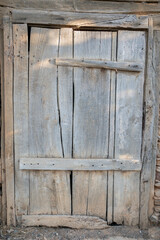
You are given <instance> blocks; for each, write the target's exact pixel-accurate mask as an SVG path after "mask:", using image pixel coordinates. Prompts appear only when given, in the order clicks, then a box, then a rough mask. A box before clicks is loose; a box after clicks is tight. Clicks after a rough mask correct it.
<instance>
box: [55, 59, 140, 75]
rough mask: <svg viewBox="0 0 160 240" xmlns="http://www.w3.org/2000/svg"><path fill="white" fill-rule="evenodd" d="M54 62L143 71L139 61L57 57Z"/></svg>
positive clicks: (65, 64)
mask: <svg viewBox="0 0 160 240" xmlns="http://www.w3.org/2000/svg"><path fill="white" fill-rule="evenodd" d="M53 62H54V63H55V64H56V65H58V66H71V67H83V68H100V69H110V70H119V71H127V72H130V71H131V72H141V71H142V70H143V66H142V65H141V64H140V63H137V62H115V61H101V60H92V59H90V60H87V59H70V58H67V59H63V58H62V59H61V58H57V59H55V60H53Z"/></svg>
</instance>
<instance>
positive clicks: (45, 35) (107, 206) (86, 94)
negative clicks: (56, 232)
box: [13, 24, 146, 225]
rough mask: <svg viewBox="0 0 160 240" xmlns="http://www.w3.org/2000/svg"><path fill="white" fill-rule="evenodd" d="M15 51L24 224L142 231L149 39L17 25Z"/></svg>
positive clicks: (18, 190) (19, 204)
mask: <svg viewBox="0 0 160 240" xmlns="http://www.w3.org/2000/svg"><path fill="white" fill-rule="evenodd" d="M13 41H14V132H15V135H14V145H15V205H16V216H17V220H18V221H19V222H21V217H22V219H23V221H25V224H26V225H52V224H51V222H50V224H47V220H46V219H49V217H51V215H53V216H55V215H58V216H62V217H63V216H64V215H65V216H66V215H68V216H71V215H72V216H75V218H73V219H74V220H73V221H76V216H77V215H78V216H79V215H82V216H96V217H99V218H102V219H104V220H106V221H107V222H108V223H113V222H116V223H117V224H126V225H137V224H138V223H139V199H140V171H141V145H142V118H143V114H142V113H143V89H144V73H145V52H146V35H145V32H144V31H130V30H117V31H110V30H109V31H94V30H81V31H79V30H75V31H74V30H73V29H71V28H61V29H53V28H38V27H31V28H30V29H28V28H27V25H26V24H16V25H13ZM33 218H34V221H32V219H33ZM44 222H45V223H44ZM59 225H65V224H64V222H63V221H62V222H61V223H59Z"/></svg>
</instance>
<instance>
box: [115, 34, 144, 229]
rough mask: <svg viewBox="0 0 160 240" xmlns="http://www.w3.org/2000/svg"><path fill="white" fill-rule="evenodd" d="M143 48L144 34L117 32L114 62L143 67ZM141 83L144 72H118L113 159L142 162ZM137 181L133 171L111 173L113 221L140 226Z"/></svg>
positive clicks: (137, 174) (137, 176) (137, 177)
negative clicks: (133, 62)
mask: <svg viewBox="0 0 160 240" xmlns="http://www.w3.org/2000/svg"><path fill="white" fill-rule="evenodd" d="M145 45H146V38H145V32H142V31H141V32H138V31H137V32H132V31H118V53H117V61H119V60H121V61H122V60H124V61H126V60H130V61H135V60H137V61H140V60H141V62H142V64H145ZM143 84H144V71H143V72H142V73H139V74H131V73H119V72H118V73H117V88H116V134H115V158H120V159H121V158H126V159H127V158H128V161H130V160H131V159H134V158H136V159H139V160H140V159H141V144H142V109H143ZM139 179H140V174H139V173H136V172H135V173H134V172H128V173H122V172H115V173H114V221H115V222H117V223H119V224H122V223H123V222H124V223H125V224H126V225H137V224H138V223H139V195H140V192H139ZM133 192H134V197H133ZM133 198H134V200H133ZM132 200H133V201H132Z"/></svg>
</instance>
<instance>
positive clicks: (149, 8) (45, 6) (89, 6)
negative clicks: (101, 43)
mask: <svg viewBox="0 0 160 240" xmlns="http://www.w3.org/2000/svg"><path fill="white" fill-rule="evenodd" d="M138 1H139V0H138ZM151 1H152V0H151ZM155 1H156V0H155ZM1 6H5V7H11V8H19V9H23V8H26V9H41V10H49V11H51V10H57V11H78V12H79V11H82V12H103V13H105V12H106V13H118V12H122V13H138V12H139V13H150V12H159V11H160V6H159V2H158V3H157V2H156V3H154V2H153V3H147V2H145V1H144V2H143V3H141V2H137V1H135V2H126V1H125V2H123V1H122V2H117V1H87V0H84V1H83V0H76V1H73V0H67V1H66V0H61V1H58V2H57V1H56V0H54V1H53V0H50V1H46V0H44V1H43V0H42V1H41V2H39V1H38V0H36V1H35V0H30V1H25V2H24V1H23V2H22V1H21V0H16V1H12V0H10V1H9V2H8V1H5V0H1ZM11 10H12V9H11Z"/></svg>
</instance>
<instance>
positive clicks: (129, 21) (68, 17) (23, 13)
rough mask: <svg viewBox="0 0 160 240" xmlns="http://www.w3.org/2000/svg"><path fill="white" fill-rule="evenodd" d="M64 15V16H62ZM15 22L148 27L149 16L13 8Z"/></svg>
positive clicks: (101, 26)
mask: <svg viewBox="0 0 160 240" xmlns="http://www.w3.org/2000/svg"><path fill="white" fill-rule="evenodd" d="M62 16H63V17H62ZM12 20H13V22H23V23H24V22H25V23H39V24H57V25H63V26H64V25H66V26H72V27H75V28H81V27H100V28H104V27H109V28H111V27H123V28H133V29H134V28H136V29H137V28H143V29H144V28H148V17H147V16H138V15H134V14H132V15H128V14H110V15H108V14H103V15H102V14H98V13H78V12H57V11H38V10H12Z"/></svg>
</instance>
